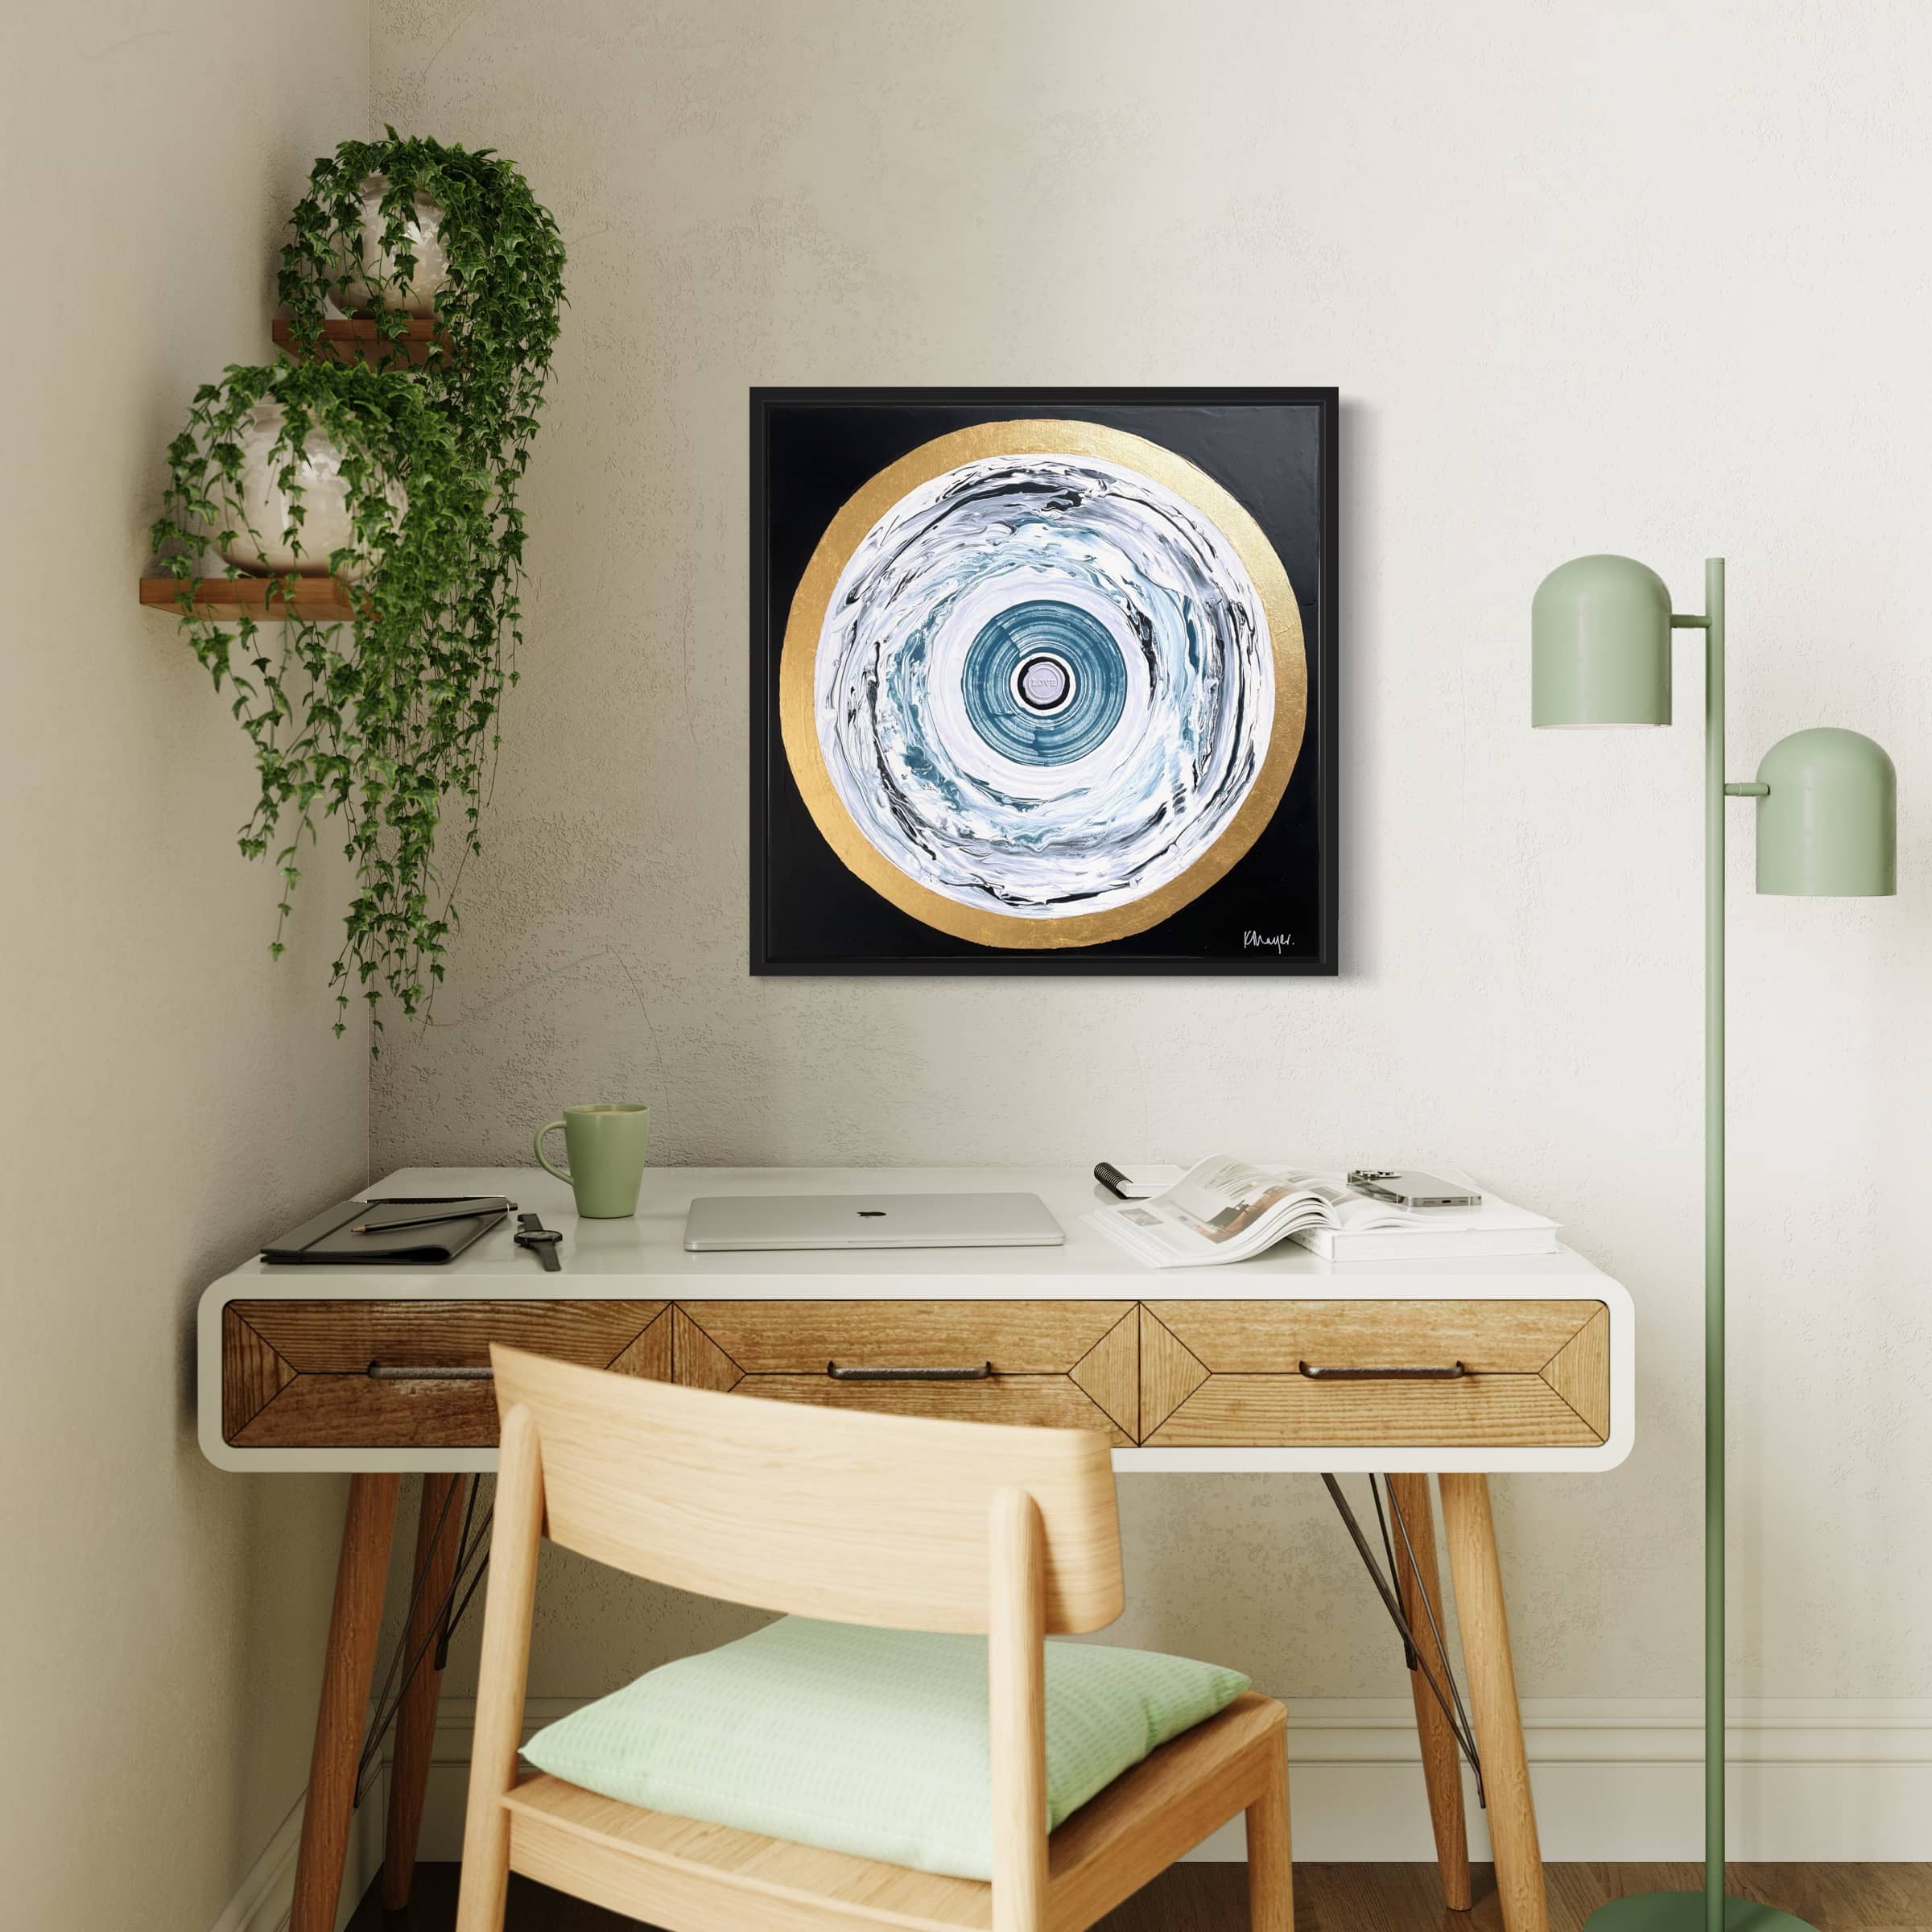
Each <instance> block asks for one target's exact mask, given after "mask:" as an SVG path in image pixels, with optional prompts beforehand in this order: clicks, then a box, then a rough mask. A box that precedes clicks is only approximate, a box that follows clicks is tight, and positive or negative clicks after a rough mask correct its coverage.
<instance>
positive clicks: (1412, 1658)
mask: <svg viewBox="0 0 1932 1932" xmlns="http://www.w3.org/2000/svg"><path fill="white" fill-rule="evenodd" d="M1424 1480H1426V1479H1424ZM1322 1481H1323V1484H1326V1485H1327V1490H1328V1494H1329V1496H1330V1498H1331V1500H1332V1501H1333V1502H1334V1504H1335V1508H1336V1509H1337V1510H1338V1511H1339V1512H1340V1514H1341V1518H1342V1521H1343V1522H1344V1524H1345V1525H1347V1526H1348V1534H1349V1537H1350V1538H1351V1539H1352V1541H1353V1542H1354V1544H1355V1547H1356V1554H1358V1555H1359V1556H1360V1558H1361V1559H1362V1562H1363V1563H1364V1566H1365V1567H1366V1568H1367V1570H1368V1571H1369V1579H1370V1580H1371V1581H1372V1582H1373V1583H1374V1585H1375V1588H1376V1594H1377V1596H1380V1597H1381V1600H1382V1607H1383V1608H1385V1610H1386V1611H1387V1612H1389V1621H1390V1622H1392V1623H1393V1624H1394V1625H1395V1627H1396V1629H1397V1633H1399V1634H1400V1636H1401V1637H1402V1653H1403V1658H1404V1661H1405V1662H1406V1663H1407V1665H1408V1666H1409V1669H1410V1670H1411V1671H1412V1672H1413V1673H1414V1674H1415V1675H1416V1676H1417V1677H1418V1678H1420V1679H1421V1680H1422V1682H1423V1683H1424V1684H1425V1685H1426V1686H1427V1689H1428V1692H1429V1695H1430V1698H1431V1699H1433V1701H1434V1703H1435V1706H1436V1707H1437V1708H1438V1709H1439V1711H1440V1712H1441V1714H1442V1716H1443V1719H1444V1720H1445V1721H1446V1722H1447V1725H1448V1728H1449V1734H1450V1736H1451V1739H1452V1740H1454V1743H1455V1746H1456V1748H1457V1749H1458V1750H1459V1751H1460V1752H1461V1753H1462V1755H1463V1757H1465V1758H1467V1759H1468V1763H1469V1769H1471V1770H1472V1771H1473V1772H1474V1773H1476V1802H1477V1803H1478V1804H1483V1803H1484V1802H1486V1800H1485V1798H1484V1792H1483V1765H1482V1758H1481V1755H1480V1752H1478V1751H1477V1749H1476V1733H1475V1732H1474V1731H1473V1730H1472V1728H1471V1727H1470V1724H1469V1716H1468V1711H1467V1710H1466V1709H1465V1708H1464V1707H1463V1694H1462V1692H1461V1691H1459V1689H1458V1688H1457V1687H1456V1682H1455V1673H1454V1672H1453V1671H1452V1670H1450V1668H1449V1662H1448V1653H1447V1646H1446V1645H1444V1644H1443V1633H1442V1626H1441V1624H1440V1623H1439V1621H1438V1620H1437V1617H1436V1614H1435V1605H1434V1604H1431V1603H1430V1600H1429V1596H1428V1593H1427V1592H1426V1591H1424V1590H1422V1589H1420V1588H1419V1587H1418V1588H1417V1589H1416V1590H1415V1591H1414V1600H1417V1601H1418V1602H1419V1604H1420V1607H1421V1608H1422V1612H1423V1620H1424V1623H1425V1624H1426V1632H1427V1637H1426V1647H1425V1640H1423V1639H1422V1638H1419V1637H1418V1633H1417V1631H1416V1629H1415V1626H1414V1624H1413V1623H1412V1621H1411V1620H1410V1616H1409V1614H1408V1612H1407V1611H1406V1609H1405V1608H1404V1607H1403V1594H1404V1593H1403V1592H1402V1587H1401V1585H1402V1580H1403V1572H1404V1571H1408V1572H1409V1573H1410V1575H1412V1576H1415V1577H1416V1578H1417V1580H1418V1583H1419V1580H1420V1579H1419V1573H1420V1571H1421V1563H1420V1562H1419V1561H1418V1547H1417V1543H1416V1541H1415V1539H1414V1538H1411V1536H1410V1530H1409V1524H1408V1520H1407V1515H1406V1513H1405V1512H1404V1511H1403V1509H1402V1508H1401V1507H1400V1506H1399V1505H1398V1504H1397V1499H1396V1496H1395V1493H1394V1492H1393V1490H1391V1492H1390V1494H1389V1514H1388V1516H1386V1517H1384V1516H1383V1513H1382V1497H1381V1489H1380V1488H1379V1486H1378V1484H1377V1479H1376V1478H1375V1477H1374V1476H1370V1477H1369V1494H1370V1496H1372V1497H1373V1500H1374V1502H1375V1509H1376V1514H1377V1517H1378V1519H1380V1520H1381V1524H1382V1534H1383V1542H1384V1547H1385V1549H1386V1550H1388V1553H1389V1571H1390V1573H1391V1574H1390V1575H1388V1576H1385V1575H1383V1574H1382V1567H1381V1564H1380V1563H1378V1562H1377V1560H1376V1554H1375V1551H1374V1550H1373V1548H1371V1547H1370V1545H1369V1538H1367V1536H1365V1535H1364V1534H1363V1531H1362V1526H1361V1525H1360V1522H1358V1521H1356V1514H1355V1512H1354V1510H1353V1509H1351V1508H1350V1507H1349V1505H1348V1497H1347V1496H1344V1495H1343V1493H1342V1486H1341V1484H1340V1483H1338V1482H1337V1481H1336V1480H1335V1478H1334V1477H1333V1476H1323V1478H1322ZM1424 1494H1425V1495H1426V1490H1425V1492H1424ZM1391 1521H1393V1525H1394V1528H1395V1533H1396V1538H1397V1539H1399V1542H1400V1545H1401V1550H1402V1557H1401V1561H1399V1562H1398V1561H1397V1550H1396V1543H1395V1542H1394V1541H1392V1540H1391V1539H1390V1538H1389V1523H1390V1522H1391ZM1420 1527H1421V1525H1419V1524H1418V1529H1419V1528H1420ZM1429 1567H1430V1570H1431V1571H1433V1569H1434V1567H1435V1548H1434V1541H1433V1538H1431V1539H1430V1558H1429ZM1418 1701H1419V1694H1418Z"/></svg>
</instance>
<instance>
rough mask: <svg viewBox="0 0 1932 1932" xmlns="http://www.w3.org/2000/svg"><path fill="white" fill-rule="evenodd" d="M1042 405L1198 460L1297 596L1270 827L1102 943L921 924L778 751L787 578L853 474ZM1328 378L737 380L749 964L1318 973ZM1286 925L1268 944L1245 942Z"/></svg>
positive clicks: (1330, 485) (1330, 813) (773, 968)
mask: <svg viewBox="0 0 1932 1932" xmlns="http://www.w3.org/2000/svg"><path fill="white" fill-rule="evenodd" d="M1039 416H1055V417H1059V418H1063V419H1073V420H1075V421H1084V422H1092V423H1104V424H1106V425H1108V427H1113V428H1116V429H1122V430H1126V431H1129V432H1131V433H1132V434H1133V435H1135V436H1144V437H1146V439H1147V440H1148V441H1150V442H1151V443H1158V444H1160V445H1162V448H1166V449H1170V450H1172V451H1174V452H1175V453H1176V454H1177V455H1179V456H1185V457H1186V458H1187V460H1189V461H1190V462H1191V463H1194V464H1197V465H1198V466H1199V468H1200V469H1203V470H1205V471H1206V472H1207V473H1208V475H1210V476H1211V477H1213V478H1214V479H1215V480H1216V481H1217V482H1219V483H1220V484H1221V485H1223V486H1224V488H1225V489H1228V492H1229V493H1231V494H1232V495H1233V496H1234V497H1236V498H1238V499H1239V500H1240V501H1241V502H1242V503H1243V504H1244V505H1245V506H1246V507H1247V509H1248V510H1249V513H1250V514H1252V515H1253V518H1254V519H1255V521H1256V522H1257V523H1259V524H1260V525H1261V528H1262V530H1264V531H1265V533H1266V534H1267V536H1268V539H1269V542H1270V543H1272V544H1273V545H1274V548H1275V551H1276V554H1277V555H1278V556H1279V557H1280V558H1281V560H1282V564H1283V566H1284V568H1286V571H1287V573H1288V579H1289V582H1290V584H1292V586H1293V587H1294V595H1295V599H1296V601H1297V602H1298V604H1299V605H1300V607H1301V617H1302V643H1303V648H1304V650H1306V652H1307V660H1308V721H1307V727H1306V730H1305V733H1304V736H1303V738H1302V750H1301V755H1300V757H1299V758H1298V759H1297V761H1296V763H1295V767H1294V774H1293V775H1292V776H1291V777H1290V780H1289V782H1288V788H1287V791H1286V793H1285V794H1284V795H1283V797H1282V803H1281V805H1280V807H1279V808H1278V810H1277V811H1276V813H1275V815H1274V819H1272V820H1271V821H1270V822H1269V825H1268V827H1267V828H1266V829H1265V831H1264V832H1262V833H1261V836H1260V837H1259V838H1258V839H1257V840H1256V841H1255V843H1254V844H1253V847H1252V848H1250V849H1249V852H1248V853H1247V854H1246V856H1245V857H1244V858H1243V859H1242V860H1241V862H1240V863H1239V864H1238V865H1236V866H1235V868H1234V869H1233V870H1232V872H1230V873H1228V876H1227V877H1225V878H1224V879H1223V880H1222V881H1220V883H1219V884H1218V885H1216V886H1211V887H1210V888H1209V889H1208V890H1207V891H1206V892H1204V893H1203V894H1200V895H1199V897H1198V898H1195V900H1193V901H1192V902H1191V903H1190V904H1188V905H1187V906H1183V907H1182V908H1181V909H1180V910H1179V911H1178V912H1176V913H1174V914H1173V915H1172V916H1171V917H1170V918H1168V919H1164V920H1162V922H1161V923H1159V924H1158V925H1156V926H1154V927H1150V928H1149V929H1148V930H1147V931H1145V932H1141V933H1137V934H1135V935H1133V936H1132V937H1130V938H1128V939H1117V940H1114V941H1112V942H1111V943H1108V944H1107V945H1104V946H1092V947H1059V948H1055V949H1054V950H1051V951H1048V952H1033V951H1029V950H1013V951H1008V950H1006V949H1004V948H1001V947H985V946H975V945H972V944H971V943H968V941H965V940H963V939H954V938H952V936H951V935H948V934H946V933H943V932H939V931H935V930H934V929H933V928H932V927H929V926H925V925H923V924H921V923H920V922H919V920H917V919H913V918H911V917H910V916H909V915H908V914H905V913H903V912H902V911H900V910H899V909H898V907H897V906H894V905H892V904H891V903H890V902H889V901H887V900H886V899H883V898H881V897H880V896H879V895H878V894H877V893H875V892H874V891H873V890H872V888H871V887H870V886H867V885H866V884H865V882H864V881H862V880H861V879H859V878H857V877H854V876H853V874H852V873H850V872H849V871H848V870H847V869H846V867H845V865H844V863H843V862H842V861H840V858H839V857H838V856H837V854H836V852H833V851H832V848H831V847H830V846H829V845H828V844H826V843H825V841H824V839H823V838H821V837H820V836H819V831H818V828H817V827H816V826H815V824H813V823H812V820H811V814H810V813H809V812H808V811H807V810H806V809H805V803H804V800H803V799H802V798H801V797H800V796H799V791H798V787H797V786H796V785H795V783H794V782H793V779H792V776H791V767H790V766H789V765H788V764H787V762H786V758H785V752H784V745H783V742H782V737H781V736H780V733H779V727H778V667H779V657H780V653H781V650H782V646H783V644H784V638H785V624H786V618H787V617H788V616H789V614H790V613H791V600H792V597H793V595H794V593H795V592H796V590H797V588H798V585H799V579H800V578H801V577H802V576H803V575H804V572H805V568H806V565H807V563H808V562H809V561H810V560H811V553H812V551H813V550H814V548H815V547H816V545H817V543H818V541H819V538H820V537H821V536H823V535H824V532H825V529H826V526H827V525H828V524H829V523H830V522H831V521H832V518H833V517H834V516H835V515H836V514H837V512H838V510H839V509H840V506H842V505H843V504H844V502H846V500H847V499H848V497H851V496H852V494H853V493H854V492H855V491H856V490H857V489H859V488H860V487H861V485H863V484H864V483H865V481H867V480H868V479H869V477H873V476H874V475H876V474H877V472H878V471H880V470H881V469H884V468H885V467H886V464H889V463H891V462H893V461H894V460H897V459H898V457H900V456H904V455H905V454H906V452H908V451H909V450H911V449H914V448H917V447H918V446H919V444H922V443H927V442H930V441H931V440H932V439H933V438H934V437H935V436H944V435H946V434H947V432H949V431H952V430H956V429H963V428H965V427H968V426H969V425H971V424H973V423H997V422H1001V421H1005V420H1006V419H1010V418H1014V417H1039ZM1334 423H1335V392H1334V391H1333V390H1277V391H1264V392H1253V391H1248V392H1229V391H1204V390H1203V391H1183V392H1178V393H1177V392H1172V391H1162V392H1118V391H1115V392H1099V391H1094V390H1009V391H1001V392H997V393H994V392H987V391H970V392H960V391H947V392H942V391H932V390H912V391H903V392H891V391H882V390H858V391H852V390H846V391H829V390H819V391H811V390H753V392H752V582H753V597H752V709H753V716H752V768H751V791H752V801H751V803H752V840H751V844H752V880H751V891H752V921H751V927H752V931H751V937H752V957H751V969H752V971H753V972H754V973H757V972H828V973H832V972H1075V973H1096V972H1102V973H1104V972H1143V973H1145V972H1300V973H1323V972H1327V973H1331V972H1335V969H1336V967H1335V933H1334V922H1335V914H1334V905H1335V881H1334V877H1333V873H1334V852H1335V824H1334V798H1335V771H1334V737H1333V726H1334V709H1335V705H1334V696H1335V694H1334V690H1333V683H1334V677H1335V612H1334V609H1333V599H1334V588H1333V571H1334V556H1335V531H1334V530H1333V527H1332V519H1333V515H1334V503H1335V450H1334ZM1248 931H1257V932H1260V933H1262V934H1265V935H1269V936H1270V937H1272V936H1273V935H1276V934H1278V933H1282V932H1286V933H1289V934H1290V935H1293V943H1292V945H1291V946H1290V947H1289V948H1288V949H1287V950H1286V952H1281V953H1277V952H1273V951H1257V950H1254V949H1252V948H1248V947H1245V946H1244V943H1243V935H1244V934H1245V933H1246V932H1248Z"/></svg>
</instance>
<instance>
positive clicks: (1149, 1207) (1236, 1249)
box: [1087, 1154, 1410, 1268]
mask: <svg viewBox="0 0 1932 1932" xmlns="http://www.w3.org/2000/svg"><path fill="white" fill-rule="evenodd" d="M1087 1218H1088V1220H1090V1221H1092V1223H1093V1224H1095V1225H1096V1227H1098V1228H1100V1230H1101V1232H1103V1233H1104V1234H1106V1235H1107V1236H1108V1237H1109V1238H1110V1239H1111V1240H1113V1241H1115V1242H1117V1244H1118V1245H1120V1246H1121V1247H1123V1248H1125V1249H1126V1250H1127V1251H1128V1253H1130V1254H1133V1255H1134V1256H1136V1257H1137V1258H1138V1259H1140V1260H1141V1261H1146V1262H1147V1263H1148V1264H1149V1265H1150V1266H1152V1267H1156V1268H1183V1267H1192V1266H1204V1265H1209V1264H1212V1263H1214V1262H1225V1261H1246V1260H1247V1259H1248V1258H1249V1257H1250V1256H1253V1255H1257V1254H1260V1253H1263V1252H1264V1251H1265V1250H1266V1249H1269V1248H1272V1247H1273V1246H1274V1245H1275V1244H1276V1243H1277V1242H1278V1241H1282V1240H1285V1239H1286V1237H1287V1236H1289V1235H1290V1234H1291V1233H1293V1232H1294V1231H1295V1230H1296V1229H1297V1228H1335V1227H1340V1226H1343V1225H1347V1226H1349V1227H1370V1228H1397V1227H1402V1226H1403V1225H1405V1224H1406V1223H1407V1222H1408V1220H1410V1216H1409V1214H1408V1212H1406V1210H1405V1209H1403V1208H1397V1207H1393V1206H1391V1205H1390V1204H1389V1203H1386V1202H1382V1201H1373V1200H1370V1199H1368V1198H1366V1197H1365V1196H1363V1195H1357V1194H1356V1193H1355V1192H1354V1191H1352V1189H1351V1188H1350V1187H1348V1183H1347V1182H1346V1181H1345V1180H1344V1179H1342V1177H1341V1176H1340V1175H1339V1174H1311V1173H1305V1172H1302V1171H1299V1170H1280V1169H1278V1170H1268V1169H1265V1168H1261V1167H1256V1166H1251V1165H1250V1164H1249V1162H1245V1161H1240V1160H1236V1159H1235V1158H1233V1156H1232V1155H1230V1154H1214V1155H1212V1156H1210V1158H1208V1159H1207V1160H1204V1161H1202V1162H1198V1163H1197V1164H1196V1165H1195V1166H1192V1167H1191V1168H1190V1169H1189V1170H1187V1173H1186V1174H1184V1175H1183V1176H1182V1178H1181V1179H1179V1181H1177V1182H1176V1183H1174V1186H1173V1187H1170V1188H1168V1189H1167V1190H1166V1191H1165V1192H1163V1193H1161V1194H1157V1195H1154V1196H1152V1197H1151V1198H1150V1199H1147V1200H1144V1201H1129V1202H1126V1203H1123V1204H1122V1205H1121V1206H1120V1207H1118V1208H1100V1209H1097V1210H1096V1212H1093V1213H1092V1214H1090V1215H1089V1216H1088V1217H1087Z"/></svg>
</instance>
